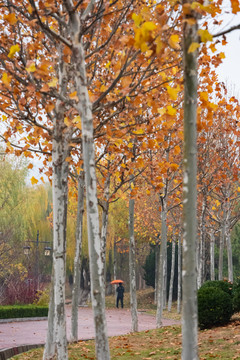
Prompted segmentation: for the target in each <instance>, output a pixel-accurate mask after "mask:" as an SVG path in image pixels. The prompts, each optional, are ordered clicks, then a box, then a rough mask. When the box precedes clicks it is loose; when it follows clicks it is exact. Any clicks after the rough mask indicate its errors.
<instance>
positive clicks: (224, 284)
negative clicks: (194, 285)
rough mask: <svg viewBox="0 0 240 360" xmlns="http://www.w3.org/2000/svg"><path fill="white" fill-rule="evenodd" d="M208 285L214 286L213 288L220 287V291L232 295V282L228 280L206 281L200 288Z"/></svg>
mask: <svg viewBox="0 0 240 360" xmlns="http://www.w3.org/2000/svg"><path fill="white" fill-rule="evenodd" d="M208 287H215V288H218V289H221V290H222V291H224V292H226V293H227V294H229V295H230V296H231V295H232V291H233V284H232V283H230V282H228V281H225V280H214V281H210V280H209V281H206V282H205V283H203V285H202V286H201V289H202V288H208Z"/></svg>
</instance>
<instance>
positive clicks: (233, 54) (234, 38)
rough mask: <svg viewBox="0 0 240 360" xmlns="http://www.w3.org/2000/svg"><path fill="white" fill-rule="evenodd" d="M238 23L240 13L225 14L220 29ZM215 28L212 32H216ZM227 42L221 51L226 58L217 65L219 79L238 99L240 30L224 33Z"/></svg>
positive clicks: (239, 87)
mask: <svg viewBox="0 0 240 360" xmlns="http://www.w3.org/2000/svg"><path fill="white" fill-rule="evenodd" d="M238 24H240V14H237V15H225V16H224V22H223V25H222V26H221V29H219V30H224V29H229V28H230V27H232V26H234V25H238ZM217 32H218V30H217V29H216V28H215V31H214V32H213V33H217ZM226 38H227V42H228V44H227V45H225V46H224V47H222V49H221V51H223V52H224V53H225V56H226V58H225V59H223V63H222V64H221V65H220V66H219V67H218V69H217V70H216V72H217V73H218V76H219V80H220V81H223V82H225V83H227V87H228V89H229V90H231V92H233V93H232V94H231V95H234V96H235V97H237V98H238V99H240V30H235V31H233V32H231V33H229V34H227V35H226Z"/></svg>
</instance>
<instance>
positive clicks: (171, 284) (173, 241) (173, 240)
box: [168, 234, 176, 311]
mask: <svg viewBox="0 0 240 360" xmlns="http://www.w3.org/2000/svg"><path fill="white" fill-rule="evenodd" d="M175 236H176V235H175V234H174V235H173V238H172V261H171V276H170V285H169V295H168V311H171V309H172V297H173V281H174V272H175V249H176V238H175Z"/></svg>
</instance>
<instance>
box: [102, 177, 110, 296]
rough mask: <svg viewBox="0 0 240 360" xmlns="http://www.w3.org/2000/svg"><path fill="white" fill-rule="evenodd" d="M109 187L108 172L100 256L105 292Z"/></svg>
mask: <svg viewBox="0 0 240 360" xmlns="http://www.w3.org/2000/svg"><path fill="white" fill-rule="evenodd" d="M109 188H110V174H108V176H107V179H106V181H105V183H104V194H103V197H104V200H103V201H102V209H103V212H102V228H101V257H102V262H103V264H104V274H103V279H102V281H103V284H104V286H103V290H104V293H105V287H106V284H105V282H106V244H107V227H108V212H109Z"/></svg>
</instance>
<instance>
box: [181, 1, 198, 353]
mask: <svg viewBox="0 0 240 360" xmlns="http://www.w3.org/2000/svg"><path fill="white" fill-rule="evenodd" d="M191 3H192V1H184V3H183V5H185V4H186V5H187V4H189V6H190V7H191ZM191 16H192V18H193V19H194V20H195V23H194V24H192V23H189V22H188V21H185V22H184V25H183V64H184V160H183V165H184V175H183V229H184V234H183V263H182V281H183V283H182V289H183V300H182V301H183V312H182V359H183V360H190V359H191V360H197V359H198V316H197V314H198V310H197V269H196V237H197V210H196V209H197V126H196V123H197V90H198V80H197V77H198V53H197V50H195V51H194V52H188V50H189V47H190V45H191V44H192V43H193V42H198V23H197V14H196V13H195V12H194V11H193V10H192V11H191ZM184 17H185V15H184ZM185 20H186V19H185Z"/></svg>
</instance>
